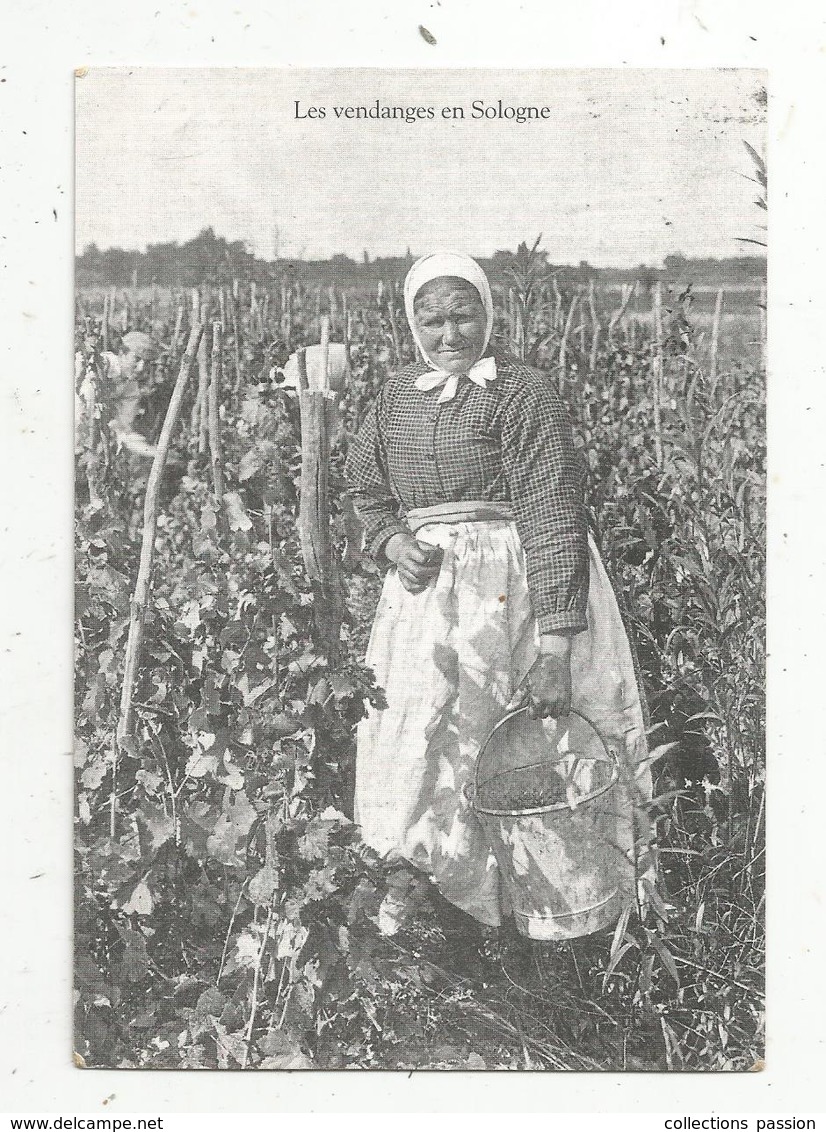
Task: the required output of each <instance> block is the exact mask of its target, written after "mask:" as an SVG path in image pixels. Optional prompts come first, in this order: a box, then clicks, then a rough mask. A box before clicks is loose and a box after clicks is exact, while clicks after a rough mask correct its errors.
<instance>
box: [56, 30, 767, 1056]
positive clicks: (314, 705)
mask: <svg viewBox="0 0 826 1132" xmlns="http://www.w3.org/2000/svg"><path fill="white" fill-rule="evenodd" d="M420 31H421V33H422V35H425V33H427V29H426V28H421V29H420ZM427 34H430V33H427ZM769 89H770V80H769V77H768V76H767V74H766V72H765V71H761V70H757V69H745V68H742V67H741V68H732V67H719V68H710V67H706V68H702V69H696V68H695V69H693V70H689V69H678V68H673V69H672V68H661V69H657V70H654V69H635V68H623V69H619V68H615V69H597V68H591V69H573V68H569V69H550V68H549V69H536V68H534V69H519V70H517V69H502V68H499V69H497V68H488V69H481V68H452V69H439V68H437V69H428V70H413V69H404V68H401V69H391V68H389V67H388V68H379V67H376V68H356V67H349V68H343V67H342V68H319V69H300V68H276V67H273V68H268V69H260V68H229V67H227V68H217V67H216V68H208V67H190V68H172V67H166V68H163V67H125V66H124V67H95V66H90V67H89V68H83V69H82V70H80V71H79V72H78V74H77V77H76V80H75V95H76V111H75V113H76V124H75V130H76V134H75V146H76V151H75V152H76V169H75V177H76V181H75V240H76V258H75V295H74V305H75V310H74V333H75V339H74V459H75V480H74V492H75V610H74V617H75V620H74V641H75V675H74V681H75V682H74V694H75V749H74V767H75V795H74V851H75V866H74V868H75V871H74V882H75V884H74V928H73V933H74V1002H73V1007H74V1057H75V1063H76V1064H77V1065H79V1066H81V1067H87V1068H107V1069H116V1068H117V1069H137V1070H153V1069H155V1070H169V1069H176V1070H205V1069H206V1070H256V1069H257V1070H306V1071H312V1070H343V1069H348V1070H350V1069H355V1070H405V1071H410V1070H440V1071H447V1072H456V1071H464V1072H467V1071H485V1070H487V1071H499V1070H521V1071H556V1072H563V1071H564V1072H577V1071H578V1072H590V1073H596V1074H598V1073H605V1072H609V1071H612V1072H623V1073H627V1072H643V1073H650V1072H662V1073H685V1072H700V1073H707V1074H719V1073H739V1072H746V1071H755V1070H759V1069H760V1068H761V1066H762V1065H763V1059H764V1055H765V1048H764V977H765V966H764V959H765V824H766V823H765V807H766V803H765V793H764V791H765V777H766V776H765V749H766V719H765V685H766V641H765V628H766V619H765V572H766V486H767V483H766V480H767V477H766V419H765V407H766V326H767V277H766V271H767V244H768V236H767V232H768V228H767V216H768V211H767V210H768V178H769V171H770V170H769V167H768V166H767V146H766V142H767V134H766V129H767V125H766V116H767V105H768V99H769Z"/></svg>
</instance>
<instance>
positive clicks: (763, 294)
mask: <svg viewBox="0 0 826 1132" xmlns="http://www.w3.org/2000/svg"><path fill="white" fill-rule="evenodd" d="M768 312H769V306H768V294H767V291H766V284H765V283H762V284H761V285H760V357H761V360H762V362H763V369H764V370H765V369H766V368H767V365H768Z"/></svg>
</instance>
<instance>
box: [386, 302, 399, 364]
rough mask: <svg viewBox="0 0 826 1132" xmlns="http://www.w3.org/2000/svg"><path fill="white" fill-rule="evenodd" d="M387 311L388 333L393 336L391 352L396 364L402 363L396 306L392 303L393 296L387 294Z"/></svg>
mask: <svg viewBox="0 0 826 1132" xmlns="http://www.w3.org/2000/svg"><path fill="white" fill-rule="evenodd" d="M387 313H388V316H389V318H390V334H391V336H392V338H393V352H394V353H395V355H396V365H397V366H400V365H401V364H402V344H401V339H400V337H399V326H398V323H397V321H396V308H395V306H394V304H393V296H392V295H388V296H387Z"/></svg>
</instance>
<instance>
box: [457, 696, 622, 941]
mask: <svg viewBox="0 0 826 1132" xmlns="http://www.w3.org/2000/svg"><path fill="white" fill-rule="evenodd" d="M527 712H528V707H527V706H523V707H520V708H517V709H516V710H515V711H512V712H510V713H509V714H508V715H506V716H505V717H504V719H502V720H500V721H499V723H497V724H496V726H495V727H494V728H493V730H492V731H491V733H490V735H489V736H488V738H487V740H486V741H485V743H484V745H483V747H482V749H481V751H480V752H479V757H478V759H477V762H476V772H475V786H474V789H473V791H472V805H473V808H474V810H475V811H476V814H477V816H478V818H479V821H480V822H481V824H482V826H483V828H484V829H485V832H486V834H487V836H488V838H489V840H490V843H491V847H492V848H493V851H494V853H495V855H496V859H497V861H498V863H499V868H500V872H501V876H502V881H503V884H504V886H505V890H506V894H507V896H508V898H509V900H510V904H511V906H512V909H513V914H514V918H515V920H516V926H517V928H518V930H519V931H520V933H521V934H522V935H524V936H527V937H528V938H530V939H538V940H559V939H572V938H574V937H577V936H583V935H589V934H590V933H591V932H595V931H599V930H600V929H601V928H606V927H609V926H610V925H612V924H614V923H616V921H617V919H618V918H619V915H620V913H621V911H622V908H623V905H624V904H625V902H626V901H627V899H628V889H627V885H626V884H625V883H623V880H624V876H623V866H624V865H625V863H626V862H625V857H624V854H623V853H622V850H621V848H620V845H619V841H621V837H619V838H618V829H617V819H618V817H619V813H618V808H619V797H618V793H619V787H618V781H619V761H618V757H617V753H616V751H614V750H612V749H610V748H609V747H608V745H607V744H606V742H605V740H604V739H603V738H602V737H601V736H600V735H599V733H598V732H597V730H596V728H595V727H594V726H593V724H591V723H590V721H589V720H587V719H586V718H585V717H584V716H582V715H580V714H579V713H577V712H572V713H571V715H570V716H568V717H567V719H566V720H564V721H562V720H560V721H558V722H557V721H554V720H531V719H530V718H529V716H528V715H527ZM537 756H539V757H537Z"/></svg>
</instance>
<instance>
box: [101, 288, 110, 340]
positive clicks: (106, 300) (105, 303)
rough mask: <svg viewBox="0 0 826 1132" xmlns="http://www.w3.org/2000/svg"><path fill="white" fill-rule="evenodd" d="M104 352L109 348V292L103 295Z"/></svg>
mask: <svg viewBox="0 0 826 1132" xmlns="http://www.w3.org/2000/svg"><path fill="white" fill-rule="evenodd" d="M101 336H102V338H103V350H104V353H105V352H106V351H108V349H109V292H108V291H107V292H106V293H105V294H104V296H103V321H102V323H101Z"/></svg>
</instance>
